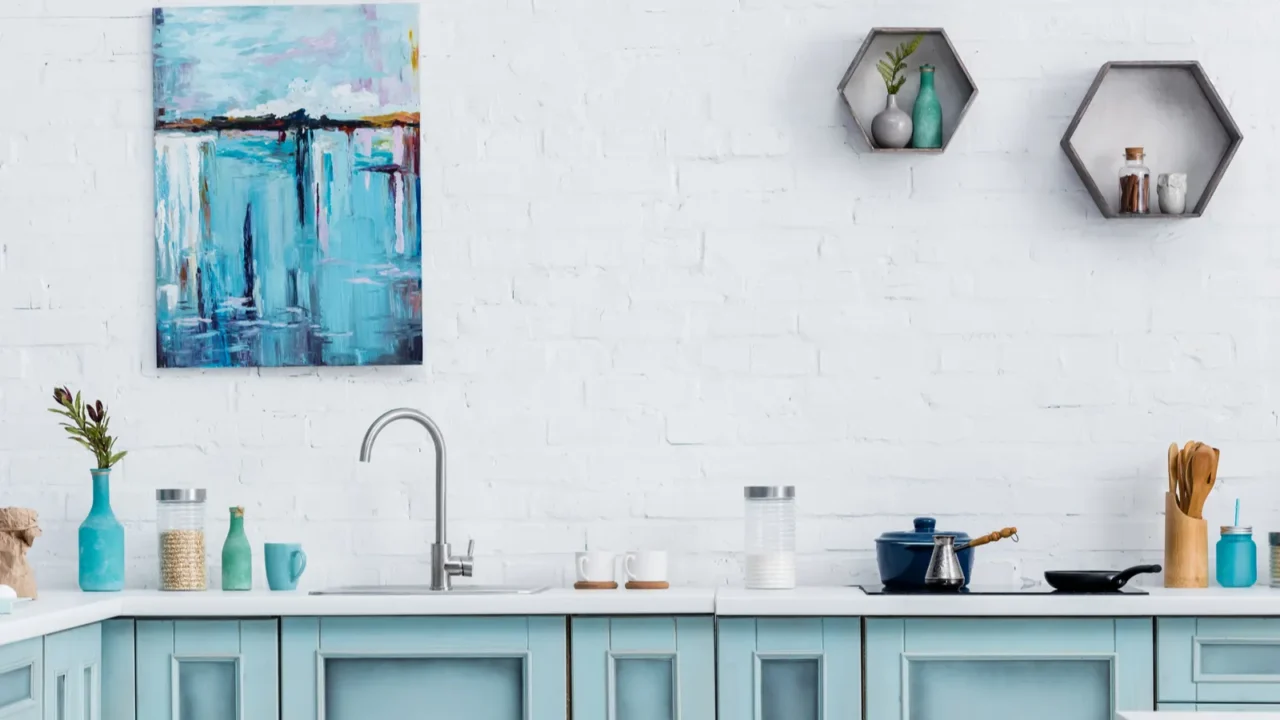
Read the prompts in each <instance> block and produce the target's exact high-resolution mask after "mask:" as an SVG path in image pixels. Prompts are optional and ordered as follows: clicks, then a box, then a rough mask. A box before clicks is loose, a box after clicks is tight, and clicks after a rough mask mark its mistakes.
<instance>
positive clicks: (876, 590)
mask: <svg viewBox="0 0 1280 720" xmlns="http://www.w3.org/2000/svg"><path fill="white" fill-rule="evenodd" d="M856 587H859V588H862V591H863V592H865V593H866V594H868V595H1146V594H1147V591H1146V590H1140V589H1138V588H1131V587H1124V588H1121V589H1119V590H1111V591H1107V592H1066V591H1064V590H1054V589H1053V588H1051V587H1049V586H1047V585H1038V586H1035V587H1029V588H1015V587H1010V586H1007V585H973V586H970V587H965V588H960V589H959V590H928V589H913V588H892V587H885V586H884V585H857V586H856Z"/></svg>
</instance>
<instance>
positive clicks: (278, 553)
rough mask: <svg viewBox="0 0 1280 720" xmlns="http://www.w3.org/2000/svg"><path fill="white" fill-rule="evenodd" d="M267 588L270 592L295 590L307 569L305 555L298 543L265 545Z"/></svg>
mask: <svg viewBox="0 0 1280 720" xmlns="http://www.w3.org/2000/svg"><path fill="white" fill-rule="evenodd" d="M263 547H264V548H265V555H266V559H267V586H268V587H270V588H271V589H272V590H296V589H297V588H298V578H300V577H302V571H304V570H306V569H307V554H306V553H304V552H302V546H301V545H299V544H298V543H266V544H265V545H264V546H263Z"/></svg>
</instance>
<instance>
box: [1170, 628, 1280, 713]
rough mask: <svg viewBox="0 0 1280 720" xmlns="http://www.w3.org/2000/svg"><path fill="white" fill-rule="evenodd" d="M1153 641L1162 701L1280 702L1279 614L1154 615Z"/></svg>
mask: <svg viewBox="0 0 1280 720" xmlns="http://www.w3.org/2000/svg"><path fill="white" fill-rule="evenodd" d="M1156 647H1157V648H1158V649H1159V652H1160V657H1159V661H1158V662H1157V663H1156V665H1157V667H1158V668H1159V675H1158V676H1157V677H1156V696H1157V697H1158V698H1159V700H1160V702H1162V703H1164V702H1168V703H1202V704H1203V703H1280V618H1231V617H1216V618H1160V619H1158V620H1157V621H1156Z"/></svg>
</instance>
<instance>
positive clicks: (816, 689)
mask: <svg viewBox="0 0 1280 720" xmlns="http://www.w3.org/2000/svg"><path fill="white" fill-rule="evenodd" d="M717 631H718V637H717V641H718V645H719V654H718V661H717V667H716V673H717V677H718V679H719V684H718V688H717V692H718V697H719V708H720V714H719V719H720V720H859V719H860V718H862V664H861V663H862V644H861V640H862V629H861V621H860V620H859V618H759V619H756V618H720V620H719V623H718V628H717ZM867 717H869V718H872V717H877V716H875V715H868V716H867Z"/></svg>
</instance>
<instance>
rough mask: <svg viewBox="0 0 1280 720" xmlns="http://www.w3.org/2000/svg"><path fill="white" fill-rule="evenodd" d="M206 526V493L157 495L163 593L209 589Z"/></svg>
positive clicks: (164, 492)
mask: <svg viewBox="0 0 1280 720" xmlns="http://www.w3.org/2000/svg"><path fill="white" fill-rule="evenodd" d="M204 522H205V491H204V490H203V489H192V488H184V489H179V490H157V491H156V528H157V530H158V531H159V534H160V538H159V542H160V548H159V551H160V589H161V590H204V589H206V588H207V587H208V571H207V568H206V564H205V542H204V535H205V533H204Z"/></svg>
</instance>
